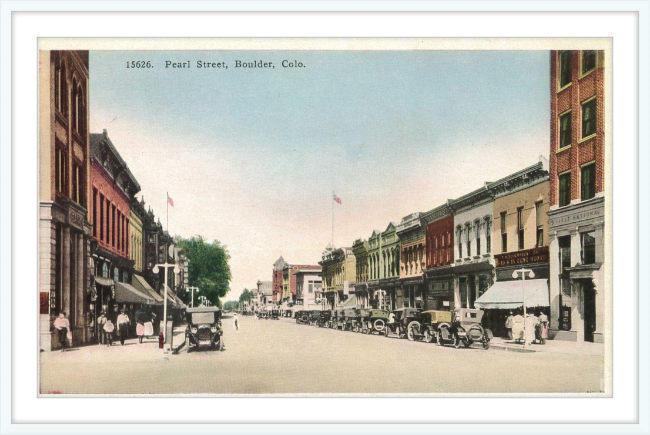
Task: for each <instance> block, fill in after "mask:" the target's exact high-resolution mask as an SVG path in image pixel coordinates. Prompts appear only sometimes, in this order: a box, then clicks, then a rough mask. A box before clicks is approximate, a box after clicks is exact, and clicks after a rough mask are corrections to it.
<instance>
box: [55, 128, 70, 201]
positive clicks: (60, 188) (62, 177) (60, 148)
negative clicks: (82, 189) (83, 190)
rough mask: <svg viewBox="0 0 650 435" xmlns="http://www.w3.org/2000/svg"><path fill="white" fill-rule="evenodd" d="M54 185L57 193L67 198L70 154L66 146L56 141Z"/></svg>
mask: <svg viewBox="0 0 650 435" xmlns="http://www.w3.org/2000/svg"><path fill="white" fill-rule="evenodd" d="M54 166H55V168H54V183H55V184H56V186H55V188H56V193H59V194H62V195H64V196H67V192H68V153H67V151H66V149H65V145H64V144H63V143H62V142H60V141H58V140H57V141H56V151H55V156H54Z"/></svg>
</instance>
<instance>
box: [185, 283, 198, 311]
mask: <svg viewBox="0 0 650 435" xmlns="http://www.w3.org/2000/svg"><path fill="white" fill-rule="evenodd" d="M190 290H191V291H192V303H191V305H192V308H194V290H196V292H197V293H198V292H199V291H200V290H199V288H198V287H187V288H186V289H185V291H186V292H187V291H190Z"/></svg>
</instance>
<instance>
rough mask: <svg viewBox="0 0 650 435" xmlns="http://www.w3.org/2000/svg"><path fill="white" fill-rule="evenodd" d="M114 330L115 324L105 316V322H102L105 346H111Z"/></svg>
mask: <svg viewBox="0 0 650 435" xmlns="http://www.w3.org/2000/svg"><path fill="white" fill-rule="evenodd" d="M114 331H115V325H114V324H113V321H112V320H111V319H109V318H106V323H104V337H105V339H106V346H111V345H112V344H113V332H114Z"/></svg>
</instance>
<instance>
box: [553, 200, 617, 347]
mask: <svg viewBox="0 0 650 435" xmlns="http://www.w3.org/2000/svg"><path fill="white" fill-rule="evenodd" d="M604 217H605V202H604V198H603V197H602V196H600V197H595V198H593V199H591V200H588V201H582V202H581V203H579V204H576V205H571V206H569V207H566V208H560V209H557V210H552V211H550V212H549V218H550V226H551V232H550V293H551V317H550V319H551V329H550V331H549V336H550V337H552V338H554V339H556V340H570V341H592V342H596V343H602V342H603V331H604V328H605V324H604V320H605V315H604V310H605V291H604V284H605V281H604V268H603V262H604Z"/></svg>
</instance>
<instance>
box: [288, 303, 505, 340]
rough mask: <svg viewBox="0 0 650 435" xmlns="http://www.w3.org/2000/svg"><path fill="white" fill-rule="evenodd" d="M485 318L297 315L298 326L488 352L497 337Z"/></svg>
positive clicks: (410, 311) (462, 311)
mask: <svg viewBox="0 0 650 435" xmlns="http://www.w3.org/2000/svg"><path fill="white" fill-rule="evenodd" d="M482 318H483V310H477V309H470V308H458V309H456V310H454V311H440V310H427V311H421V310H419V309H417V308H401V309H398V310H393V311H386V310H380V309H365V308H346V309H337V310H314V311H297V312H296V323H298V324H304V325H313V326H319V327H322V328H332V329H338V330H341V331H353V332H358V333H363V334H378V335H385V336H387V337H398V338H408V339H409V340H411V341H415V340H419V341H424V342H426V343H433V342H436V343H438V344H439V345H440V346H443V345H445V344H452V345H453V346H454V347H455V348H460V347H461V346H464V347H470V346H471V345H472V344H474V343H478V344H481V345H482V346H483V348H484V349H488V348H489V347H490V340H491V339H492V338H493V335H492V331H490V330H489V329H487V328H484V327H483V325H481V319H482Z"/></svg>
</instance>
